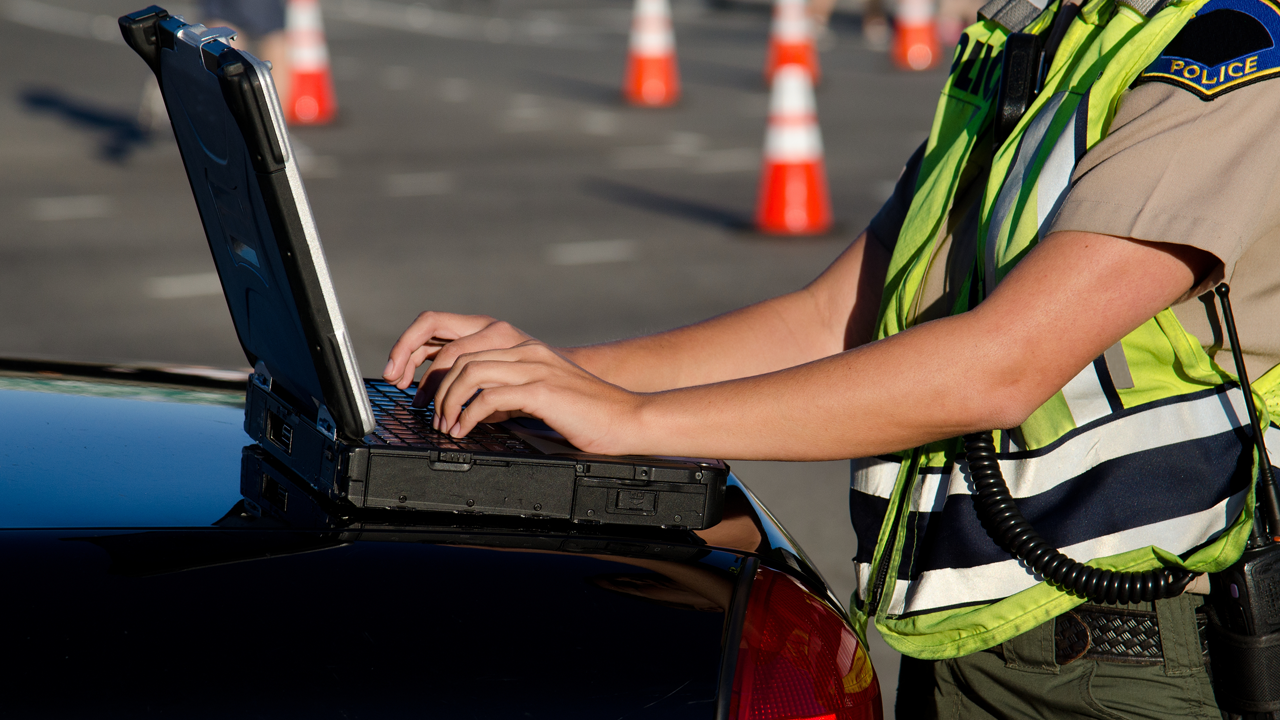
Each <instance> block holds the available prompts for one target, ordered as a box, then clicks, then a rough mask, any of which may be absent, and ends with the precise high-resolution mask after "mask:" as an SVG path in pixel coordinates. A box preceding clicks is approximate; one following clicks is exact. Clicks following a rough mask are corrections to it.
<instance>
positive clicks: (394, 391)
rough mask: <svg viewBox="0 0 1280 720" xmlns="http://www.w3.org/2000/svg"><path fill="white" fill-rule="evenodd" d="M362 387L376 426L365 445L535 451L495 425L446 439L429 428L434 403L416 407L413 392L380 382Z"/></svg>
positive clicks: (487, 450)
mask: <svg viewBox="0 0 1280 720" xmlns="http://www.w3.org/2000/svg"><path fill="white" fill-rule="evenodd" d="M364 386H365V390H367V391H368V393H369V402H370V403H371V404H372V405H373V418H374V421H375V422H376V423H377V427H376V428H375V429H374V431H373V434H372V435H370V436H368V437H367V438H365V442H367V443H369V444H371V445H391V446H399V447H415V448H419V447H431V448H439V449H441V450H455V451H457V450H461V451H463V452H501V453H520V454H530V453H536V452H537V451H536V450H534V449H533V448H532V447H530V446H529V445H528V444H527V443H525V442H524V441H523V440H521V439H520V438H518V437H516V436H515V435H513V434H512V433H510V432H508V431H507V430H505V429H504V428H502V427H500V426H498V425H489V424H486V423H481V424H479V425H476V427H475V429H474V430H472V431H471V432H470V433H469V434H468V435H467V436H466V437H464V438H452V437H449V436H448V435H446V434H445V433H441V432H436V431H435V430H434V429H432V427H431V420H432V417H433V416H434V415H435V407H434V403H433V404H431V405H428V406H427V407H425V408H415V407H413V393H412V392H410V391H409V390H401V389H400V388H398V387H396V386H395V385H392V384H391V383H387V382H382V381H379V380H365V382H364Z"/></svg>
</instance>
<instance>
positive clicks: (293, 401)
mask: <svg viewBox="0 0 1280 720" xmlns="http://www.w3.org/2000/svg"><path fill="white" fill-rule="evenodd" d="M120 27H121V31H122V33H123V35H124V37H125V40H126V42H127V43H128V44H129V45H130V47H132V48H133V49H134V50H135V51H136V52H137V53H138V54H139V55H140V56H141V57H142V58H143V59H144V60H145V61H146V62H147V64H148V65H149V66H150V67H151V69H152V71H153V72H154V73H155V74H156V77H157V80H158V81H159V82H160V87H161V90H162V92H163V94H164V97H165V104H166V106H167V108H168V112H169V118H170V121H171V122H172V124H173V130H174V135H175V137H176V138H177V140H178V147H179V149H180V151H181V154H182V158H183V163H184V165H185V167H186V171H187V177H188V179H189V181H190V183H191V190H192V193H193V194H194V196H195V199H196V206H197V208H198V209H199V212H200V218H201V221H202V223H203V225H204V229H205V233H206V236H207V237H208V241H209V248H210V250H211V252H212V254H213V259H214V263H215V265H216V267H217V270H218V276H219V278H220V280H221V282H222V286H223V290H224V295H225V296H226V300H227V306H228V308H229V309H230V312H231V317H232V320H233V321H234V324H235V328H236V334H237V336H238V337H239V340H240V344H241V346H242V347H243V349H244V351H245V355H246V357H247V358H248V359H249V362H250V364H251V365H253V366H254V373H253V375H252V377H251V379H250V381H249V385H248V390H247V395H246V404H245V431H246V432H248V434H249V435H250V436H251V437H252V438H253V439H254V440H255V441H257V442H258V443H259V444H260V445H261V446H262V447H263V448H264V449H265V450H266V451H268V452H269V453H270V454H271V455H272V456H274V457H275V458H276V459H278V460H279V461H280V462H281V463H283V464H284V465H285V466H287V467H288V468H289V469H290V470H291V471H293V472H294V473H297V474H298V475H299V476H300V477H301V478H302V479H303V480H304V481H305V482H307V483H308V484H309V485H311V486H312V487H313V488H315V489H316V490H318V491H320V492H321V493H323V494H325V495H327V496H328V497H330V498H332V499H334V500H341V501H345V502H349V503H351V504H353V505H355V506H356V507H363V508H393V509H404V510H420V511H444V512H459V513H492V514H499V515H518V516H526V517H546V518H559V519H569V520H574V521H577V522H582V523H593V524H594V523H613V524H625V525H647V526H658V527H673V528H690V529H700V528H705V527H710V526H711V525H714V524H715V523H717V522H719V519H720V515H721V508H722V505H723V498H724V486H725V482H726V479H727V477H728V466H726V465H725V464H724V463H723V462H720V461H718V460H698V459H685V458H620V457H609V456H598V455H589V454H586V453H580V452H576V451H574V450H572V449H571V448H566V451H565V452H558V453H554V454H547V453H542V452H529V451H528V450H527V449H526V450H524V451H522V452H518V453H517V452H507V451H503V450H484V451H464V450H449V449H442V448H439V447H424V446H409V445H404V444H400V445H390V444H387V443H386V442H384V441H383V440H380V439H379V437H378V436H377V435H374V434H373V433H374V431H375V419H374V412H373V408H372V406H371V404H370V401H369V396H368V392H367V390H366V382H372V381H365V380H363V379H362V378H361V375H360V371H359V368H358V365H357V363H356V360H355V353H354V351H353V350H352V347H351V342H350V339H349V337H348V335H347V332H346V327H345V324H344V323H343V320H342V315H341V312H340V310H339V308H338V303H337V297H336V294H335V292H334V289H333V285H332V282H331V280H330V276H329V272H328V266H327V263H326V261H325V257H324V251H323V248H322V247H321V245H320V239H319V235H318V233H317V232H316V228H315V222H314V220H313V218H312V216H311V211H310V207H309V206H308V204H307V200H306V193H305V191H304V190H303V186H302V181H301V178H300V177H299V175H298V171H297V166H296V163H295V162H294V158H293V154H292V150H291V148H290V146H289V141H288V133H287V132H286V131H285V125H284V119H283V113H282V111H281V108H280V103H279V101H278V99H277V97H276V93H275V87H274V85H273V84H272V81H271V75H270V71H269V68H268V67H267V66H266V65H265V64H264V63H262V62H261V61H259V60H257V59H256V58H254V57H253V56H252V55H250V54H248V53H246V52H243V51H240V50H236V49H234V48H232V47H230V45H228V44H227V41H228V40H229V39H230V38H231V37H232V33H231V31H230V30H228V29H226V28H213V29H209V28H205V27H204V26H202V25H192V24H188V23H186V22H185V21H184V20H183V19H182V18H180V17H177V16H172V15H170V14H169V13H167V12H166V11H165V10H163V9H161V8H159V7H156V6H151V7H149V8H147V9H145V10H141V11H138V12H136V13H132V14H130V15H126V16H124V17H122V18H120ZM380 385H385V384H380ZM405 398H406V404H407V398H408V396H407V394H406V395H405Z"/></svg>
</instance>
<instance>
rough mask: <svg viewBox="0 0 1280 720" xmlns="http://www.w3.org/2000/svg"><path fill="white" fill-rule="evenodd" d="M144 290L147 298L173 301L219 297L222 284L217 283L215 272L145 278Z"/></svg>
mask: <svg viewBox="0 0 1280 720" xmlns="http://www.w3.org/2000/svg"><path fill="white" fill-rule="evenodd" d="M144 290H145V291H146V294H147V297H153V298H156V299H157V300H174V299H177V298H192V297H206V296H208V295H221V294H222V283H220V282H219V281H218V273H216V272H206V273H193V274H191V275H167V276H163V277H153V278H147V282H146V285H145V286H144Z"/></svg>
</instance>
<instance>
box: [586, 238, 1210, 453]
mask: <svg viewBox="0 0 1280 720" xmlns="http://www.w3.org/2000/svg"><path fill="white" fill-rule="evenodd" d="M1217 262H1218V261H1217V259H1216V258H1214V257H1213V256H1212V255H1209V254H1208V253H1205V252H1203V251H1200V250H1196V249H1194V248H1189V247H1185V246H1178V245H1169V244H1159V243H1147V242H1139V241H1134V240H1127V239H1121V238H1115V237H1111V236H1106V235H1096V234H1092V233H1074V232H1073V233H1055V234H1053V235H1051V236H1049V237H1048V238H1046V240H1045V241H1044V242H1042V243H1040V244H1039V245H1038V246H1037V247H1036V248H1035V249H1034V250H1033V251H1032V252H1031V253H1029V254H1028V256H1027V257H1026V258H1025V259H1024V260H1023V261H1022V262H1021V263H1019V264H1018V265H1017V266H1016V268H1015V269H1014V270H1013V271H1012V272H1011V273H1010V274H1009V275H1008V277H1006V278H1005V279H1004V281H1003V282H1002V283H1001V284H1000V286H999V287H998V288H997V289H996V291H995V292H994V293H993V294H992V295H991V297H990V298H988V299H987V300H986V301H985V302H983V303H982V304H981V305H979V306H978V307H977V308H975V309H974V310H972V311H970V312H968V313H964V314H962V315H958V316H954V317H949V318H944V319H940V320H935V321H932V322H928V323H924V324H922V325H919V326H916V327H914V328H912V329H910V330H907V331H906V332H903V333H900V334H898V335H895V336H893V337H890V338H887V339H885V340H880V341H877V342H874V343H870V344H868V345H864V346H862V347H859V348H855V349H853V350H850V351H848V352H844V353H841V354H839V355H836V356H834V357H830V358H827V359H824V360H819V361H816V362H812V363H809V364H806V365H803V366H801V367H797V368H793V369H790V370H786V371H782V372H777V373H772V374H770V375H765V376H760V377H752V378H745V379H742V380H737V381H733V382H728V383H721V384H718V385H710V386H703V387H696V388H687V389H683V390H675V391H670V392H665V393H656V394H652V395H645V396H639V397H638V398H637V399H636V400H635V410H634V418H635V419H634V421H633V424H632V427H631V428H630V430H631V434H630V437H629V438H626V437H622V436H619V437H616V438H611V440H612V441H613V442H616V443H617V444H616V445H614V446H609V447H606V443H601V445H600V446H599V447H598V448H597V449H604V450H607V451H622V452H627V453H661V454H674V455H690V456H703V457H728V458H744V459H752V458H773V459H791V460H825V459H836V458H847V457H863V456H868V455H874V454H878V453H884V452H891V451H897V450H902V449H904V448H909V447H914V446H918V445H921V444H923V443H926V442H930V441H933V440H939V439H943V438H949V437H955V436H958V435H961V434H964V433H968V432H973V431H979V430H988V429H992V428H1011V427H1015V426H1017V425H1019V424H1020V423H1022V422H1023V420H1025V419H1026V418H1027V417H1028V416H1029V415H1030V414H1031V413H1032V412H1033V411H1034V410H1035V409H1036V408H1038V407H1039V406H1040V405H1041V404H1043V403H1044V402H1045V401H1046V400H1048V399H1049V398H1050V397H1051V396H1052V395H1053V394H1054V393H1056V392H1057V391H1058V390H1059V389H1061V388H1062V387H1063V386H1064V385H1065V384H1066V383H1067V382H1068V381H1069V380H1070V379H1071V378H1072V377H1074V376H1075V375H1076V374H1077V373H1078V372H1079V371H1080V369H1081V368H1083V367H1084V366H1085V365H1087V364H1088V363H1089V362H1091V361H1092V360H1093V359H1094V358H1096V357H1097V356H1098V355H1100V354H1102V352H1103V351H1104V350H1106V348H1108V347H1110V346H1111V345H1113V344H1114V343H1115V342H1116V341H1118V340H1119V339H1120V338H1122V337H1123V336H1125V335H1126V334H1128V333H1129V332H1130V331H1132V330H1133V329H1135V328H1136V327H1138V326H1139V325H1140V324H1142V323H1143V322H1145V321H1146V320H1148V319H1149V318H1151V317H1153V316H1154V315H1155V314H1156V313H1158V312H1160V311H1161V310H1163V309H1164V308H1167V307H1169V306H1170V305H1171V304H1173V303H1175V302H1176V301H1178V300H1180V299H1183V297H1184V296H1185V295H1187V294H1188V293H1189V292H1190V290H1191V289H1192V288H1194V287H1196V285H1197V284H1198V282H1199V281H1200V280H1201V279H1203V278H1204V277H1206V276H1207V274H1208V273H1209V272H1210V270H1212V269H1213V267H1214V266H1215V265H1216V263H1217Z"/></svg>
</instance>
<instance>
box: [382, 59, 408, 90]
mask: <svg viewBox="0 0 1280 720" xmlns="http://www.w3.org/2000/svg"><path fill="white" fill-rule="evenodd" d="M412 84H413V71H412V70H410V69H409V68H407V67H405V66H404V65H392V66H390V67H385V68H383V69H382V87H384V88H386V89H388V90H407V89H408V88H409V86H410V85H412Z"/></svg>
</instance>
